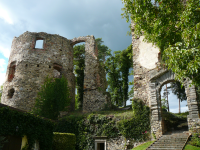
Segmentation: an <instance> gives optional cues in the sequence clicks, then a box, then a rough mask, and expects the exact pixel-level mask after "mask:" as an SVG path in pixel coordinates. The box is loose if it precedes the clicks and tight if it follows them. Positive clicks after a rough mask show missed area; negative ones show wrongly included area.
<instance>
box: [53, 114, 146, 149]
mask: <svg viewBox="0 0 200 150" xmlns="http://www.w3.org/2000/svg"><path fill="white" fill-rule="evenodd" d="M99 113H102V114H94V113H92V114H88V115H85V116H83V115H79V116H77V115H76V116H75V115H70V116H68V117H66V118H63V119H61V120H59V122H58V124H57V126H56V127H55V130H54V131H56V132H66V133H74V134H75V135H76V139H77V141H76V150H88V149H94V138H93V137H94V136H107V137H108V138H115V137H118V136H121V135H123V136H125V138H128V137H130V138H134V139H135V140H145V139H147V137H148V135H149V134H148V133H149V125H147V124H148V122H147V123H144V122H145V120H148V119H143V120H142V121H141V120H139V118H138V119H135V121H137V123H135V122H134V119H133V113H132V111H127V112H113V111H112V112H110V111H104V112H99ZM136 125H138V126H140V127H141V131H138V130H139V129H140V127H137V126H136ZM136 131H138V132H139V134H138V133H135V132H136ZM145 131H148V132H145ZM128 132H130V134H129V133H128Z"/></svg>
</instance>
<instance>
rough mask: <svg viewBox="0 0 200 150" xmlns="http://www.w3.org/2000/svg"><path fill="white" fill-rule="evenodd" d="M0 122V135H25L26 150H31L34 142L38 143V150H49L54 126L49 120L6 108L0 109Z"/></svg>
mask: <svg viewBox="0 0 200 150" xmlns="http://www.w3.org/2000/svg"><path fill="white" fill-rule="evenodd" d="M0 120H1V121H0V135H3V136H7V135H17V136H20V137H23V136H24V135H26V136H27V139H28V150H31V147H32V146H33V144H34V142H35V140H37V141H39V144H40V149H42V150H51V147H52V138H53V126H54V124H53V123H52V122H51V121H50V120H44V119H42V118H40V117H36V116H34V115H32V114H29V113H24V112H19V111H16V110H11V109H9V108H7V107H4V108H0ZM16 127H18V131H17V130H16Z"/></svg>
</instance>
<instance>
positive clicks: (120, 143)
mask: <svg viewBox="0 0 200 150" xmlns="http://www.w3.org/2000/svg"><path fill="white" fill-rule="evenodd" d="M143 143H145V142H137V141H135V140H134V139H126V138H124V137H123V136H120V137H117V138H110V139H108V140H107V141H106V146H107V150H131V149H133V148H134V147H136V146H138V145H141V144H143Z"/></svg>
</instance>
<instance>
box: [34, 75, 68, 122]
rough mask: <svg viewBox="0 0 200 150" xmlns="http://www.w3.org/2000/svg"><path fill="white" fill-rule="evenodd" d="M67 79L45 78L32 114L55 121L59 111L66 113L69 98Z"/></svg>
mask: <svg viewBox="0 0 200 150" xmlns="http://www.w3.org/2000/svg"><path fill="white" fill-rule="evenodd" d="M69 91H70V90H69V87H68V82H67V79H66V78H65V77H64V76H62V78H49V77H47V78H46V80H45V82H44V84H43V85H42V86H41V89H40V91H39V92H38V96H37V98H36V102H35V107H34V109H33V113H34V114H36V115H40V116H43V117H46V118H49V119H54V120H55V119H57V118H58V115H59V114H60V113H59V112H60V111H67V110H68V106H69V105H70V102H71V98H70V93H69Z"/></svg>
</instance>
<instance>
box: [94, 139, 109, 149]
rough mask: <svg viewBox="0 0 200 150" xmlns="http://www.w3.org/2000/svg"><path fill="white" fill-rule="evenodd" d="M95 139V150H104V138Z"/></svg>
mask: <svg viewBox="0 0 200 150" xmlns="http://www.w3.org/2000/svg"><path fill="white" fill-rule="evenodd" d="M94 138H95V150H106V149H107V148H106V139H107V137H106V136H102V137H98V136H96V137H94Z"/></svg>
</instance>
